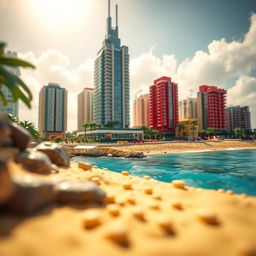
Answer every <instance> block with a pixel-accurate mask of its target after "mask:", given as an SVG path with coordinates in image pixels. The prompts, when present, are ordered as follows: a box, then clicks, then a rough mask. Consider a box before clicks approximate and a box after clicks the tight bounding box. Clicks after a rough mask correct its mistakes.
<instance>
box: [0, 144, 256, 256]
mask: <svg viewBox="0 0 256 256" xmlns="http://www.w3.org/2000/svg"><path fill="white" fill-rule="evenodd" d="M247 144H248V143H247ZM247 144H246V145H247ZM249 144H250V143H249ZM249 144H248V145H249ZM216 145H219V144H216ZM137 147H141V146H136V148H137ZM153 147H154V146H153V145H152V148H151V151H155V150H157V149H155V148H153ZM130 148H132V147H130ZM169 150H170V149H169ZM190 150H191V149H190ZM10 169H11V172H12V174H17V173H24V172H25V171H23V170H22V169H21V168H20V167H19V166H18V165H16V164H14V163H10ZM26 173H27V172H26ZM125 174H126V173H125ZM35 175H36V174H35ZM126 175H127V174H126ZM39 176H40V177H42V175H39ZM93 177H94V178H95V177H98V179H96V180H97V182H99V186H100V187H101V188H102V189H103V190H104V191H105V192H106V194H107V205H106V207H102V208H98V209H93V206H87V207H83V206H77V205H65V206H60V205H52V206H49V207H47V208H44V209H42V210H41V211H37V212H36V213H35V214H33V215H31V216H24V217H21V216H15V215H4V214H1V215H0V255H1V256H7V255H8V256H9V255H15V256H21V255H22V256H25V255H26V256H30V255H36V256H45V255H47V256H49V255H62V256H63V255H72V256H76V255H88V256H94V255H95V256H96V255H116V256H120V255H149V256H156V255H157V256H158V255H159V256H164V255H166V256H167V255H178V256H185V255H186V256H187V255H191V256H201V255H202V256H206V255H209V256H211V255H212V256H216V255H218V256H221V255H223V256H229V255H230V256H236V255H237V256H240V255H241V256H244V255H245V256H249V255H255V253H256V218H255V216H256V198H255V197H250V196H246V195H237V194H233V193H232V192H231V191H227V192H226V191H219V192H218V191H214V190H205V189H198V188H192V187H185V188H184V189H180V188H175V187H174V186H173V185H172V184H171V183H164V182H160V181H156V180H149V179H146V178H139V177H135V176H129V175H128V176H125V175H122V174H120V173H114V172H111V171H108V170H106V169H103V170H102V169H98V168H97V167H94V168H92V169H91V170H87V171H86V170H84V169H81V168H78V166H77V164H75V163H72V164H71V168H69V169H60V172H59V173H58V174H51V175H49V176H43V178H45V179H52V178H55V179H56V178H65V179H68V180H70V179H71V180H91V179H92V178H93ZM113 204H114V206H113ZM91 207H92V208H91ZM92 209H93V210H97V214H98V219H99V223H98V225H96V226H95V227H93V228H91V229H87V228H86V227H85V226H84V216H85V214H86V212H87V213H88V212H90V211H91V210H92ZM113 212H117V214H114V213H113ZM212 219H213V220H214V221H213V222H212V221H211V220H212ZM115 232H116V233H118V234H119V235H117V236H119V238H120V236H121V240H122V239H124V240H125V245H123V244H120V243H118V242H117V241H116V239H117V240H118V237H114V238H113V237H112V238H110V237H111V234H112V235H113V233H114V234H115Z"/></svg>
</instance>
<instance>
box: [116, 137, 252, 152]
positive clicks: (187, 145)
mask: <svg viewBox="0 0 256 256" xmlns="http://www.w3.org/2000/svg"><path fill="white" fill-rule="evenodd" d="M112 149H119V150H123V151H127V152H132V153H134V152H143V154H144V155H149V154H169V153H186V152H188V153H193V152H211V151H225V150H230V151H231V150H240V149H241V150H242V149H256V142H255V141H230V140H227V141H225V140H223V141H203V142H201V141H200V142H196V143H194V142H182V143H179V142H170V143H164V144H145V145H143V144H140V145H123V146H119V147H116V148H115V147H112Z"/></svg>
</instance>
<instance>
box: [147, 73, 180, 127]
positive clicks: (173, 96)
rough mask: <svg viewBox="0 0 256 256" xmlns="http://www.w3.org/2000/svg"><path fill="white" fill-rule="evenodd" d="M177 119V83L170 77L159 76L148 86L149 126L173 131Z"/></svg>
mask: <svg viewBox="0 0 256 256" xmlns="http://www.w3.org/2000/svg"><path fill="white" fill-rule="evenodd" d="M178 120H179V116H178V84H176V83H173V82H172V81H171V78H170V77H166V76H163V77H160V78H158V79H156V80H155V81H154V85H152V86H150V127H151V128H153V129H156V130H158V131H159V132H174V127H175V126H176V125H177V124H178Z"/></svg>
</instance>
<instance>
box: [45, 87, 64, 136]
mask: <svg viewBox="0 0 256 256" xmlns="http://www.w3.org/2000/svg"><path fill="white" fill-rule="evenodd" d="M45 90H46V94H45V122H44V124H45V127H44V130H45V131H46V132H63V131H65V97H66V95H65V94H66V90H65V89H64V88H60V87H59V86H56V85H48V86H45Z"/></svg>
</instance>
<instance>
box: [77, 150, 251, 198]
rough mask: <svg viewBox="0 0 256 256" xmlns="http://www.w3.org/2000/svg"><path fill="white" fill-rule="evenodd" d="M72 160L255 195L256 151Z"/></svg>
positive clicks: (165, 179)
mask: <svg viewBox="0 0 256 256" xmlns="http://www.w3.org/2000/svg"><path fill="white" fill-rule="evenodd" d="M73 160H74V161H75V162H87V163H90V164H91V165H97V166H98V167H100V168H108V169H109V170H111V171H114V172H121V171H128V172H129V173H130V174H132V175H136V176H145V175H149V176H151V177H152V178H153V179H156V180H160V181H165V182H170V181H171V180H174V179H183V180H185V181H186V184H187V185H189V186H194V187H200V188H207V189H219V188H223V189H226V190H227V189H232V190H233V191H235V192H236V193H246V194H249V195H256V150H226V151H211V152H200V153H194V152H193V153H175V154H162V155H160V154H159V155H150V156H147V157H146V158H142V159H125V158H104V157H99V158H97V157H74V158H73Z"/></svg>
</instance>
